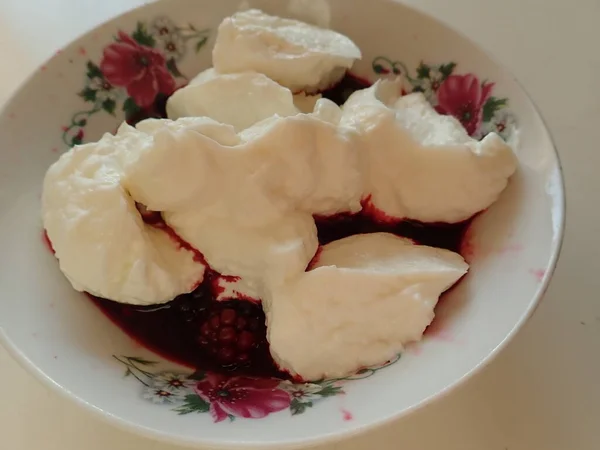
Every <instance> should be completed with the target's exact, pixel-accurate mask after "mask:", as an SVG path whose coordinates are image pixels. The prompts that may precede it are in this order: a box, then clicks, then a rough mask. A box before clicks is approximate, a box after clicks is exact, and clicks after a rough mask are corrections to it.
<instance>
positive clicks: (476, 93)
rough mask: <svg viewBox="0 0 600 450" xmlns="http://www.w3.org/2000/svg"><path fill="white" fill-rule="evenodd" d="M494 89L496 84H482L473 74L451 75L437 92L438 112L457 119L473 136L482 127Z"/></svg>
mask: <svg viewBox="0 0 600 450" xmlns="http://www.w3.org/2000/svg"><path fill="white" fill-rule="evenodd" d="M493 87H494V83H480V82H479V79H478V78H477V77H476V76H475V75H473V74H467V75H450V76H449V77H448V78H446V79H445V80H444V82H443V83H442V84H441V85H440V87H439V89H438V91H437V101H438V104H437V106H436V110H437V111H438V112H439V113H440V114H449V115H452V116H454V117H456V118H457V119H458V120H460V122H461V123H462V125H463V126H464V127H465V129H466V130H467V132H468V133H469V135H471V136H472V135H474V134H475V133H477V130H479V127H480V126H481V122H482V119H483V105H485V102H487V100H488V99H489V98H490V96H491V94H492V88H493Z"/></svg>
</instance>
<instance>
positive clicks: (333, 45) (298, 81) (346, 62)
mask: <svg viewBox="0 0 600 450" xmlns="http://www.w3.org/2000/svg"><path fill="white" fill-rule="evenodd" d="M360 58H361V52H360V49H359V48H358V47H357V46H356V44H354V42H352V40H350V39H349V38H348V37H347V36H344V35H342V34H339V33H336V32H335V31H332V30H327V29H324V28H319V27H317V26H314V25H309V24H307V23H304V22H300V21H297V20H291V19H284V18H281V17H275V16H270V15H268V14H265V13H263V12H262V11H259V10H257V9H250V10H247V11H242V12H238V13H236V14H234V15H233V16H231V17H228V18H226V19H225V20H223V22H222V23H221V25H220V26H219V30H218V34H217V38H216V42H215V47H214V49H213V65H214V67H215V69H216V70H217V71H218V72H221V73H236V72H245V71H253V72H259V73H264V74H265V75H267V76H268V77H269V78H271V79H273V80H275V81H276V82H278V83H279V84H281V85H283V86H285V87H287V88H289V89H291V90H292V91H294V92H298V91H306V92H316V91H319V90H322V89H325V88H327V87H329V86H331V85H333V84H335V83H336V82H337V81H339V80H340V79H341V78H342V77H343V76H344V73H345V72H346V70H347V69H349V68H350V67H351V66H352V64H353V63H354V61H355V60H356V59H360Z"/></svg>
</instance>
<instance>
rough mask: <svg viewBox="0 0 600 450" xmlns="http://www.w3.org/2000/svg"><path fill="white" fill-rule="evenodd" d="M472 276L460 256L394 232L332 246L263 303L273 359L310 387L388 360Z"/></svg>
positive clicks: (419, 332) (418, 336) (416, 335)
mask: <svg viewBox="0 0 600 450" xmlns="http://www.w3.org/2000/svg"><path fill="white" fill-rule="evenodd" d="M467 270H468V265H467V264H466V263H465V261H464V260H463V258H462V257H461V256H460V255H458V254H456V253H453V252H451V251H448V250H442V249H437V248H433V247H426V246H420V245H415V244H413V243H412V242H411V241H410V240H408V239H403V238H399V237H397V236H395V235H392V234H388V233H374V234H363V235H355V236H351V237H348V238H345V239H342V240H339V241H335V242H332V243H330V244H328V245H326V246H324V247H323V248H322V251H321V253H320V254H319V256H318V260H317V261H316V263H315V264H314V266H313V268H312V269H311V270H310V271H309V272H306V273H304V274H301V275H300V276H299V277H297V278H296V279H293V280H291V281H289V282H288V283H284V284H282V285H280V286H277V287H275V288H273V289H271V290H270V291H269V293H268V295H267V296H265V298H264V299H263V307H264V309H265V312H266V316H267V324H268V330H267V338H268V340H269V344H270V349H271V354H272V356H273V359H274V360H275V361H276V362H277V363H278V364H279V365H280V367H281V368H282V369H284V370H287V371H289V372H290V373H291V374H293V375H297V376H299V377H301V378H302V379H303V380H305V381H310V380H319V379H322V378H335V377H343V376H346V375H348V374H351V373H353V372H355V371H356V370H357V369H359V368H361V367H366V366H370V365H373V364H379V363H381V362H383V361H387V360H389V359H391V358H393V357H394V356H395V355H396V354H397V353H399V352H400V351H402V349H403V348H404V345H405V344H407V343H409V342H412V341H416V340H419V339H421V336H422V335H423V332H424V330H425V328H426V327H427V326H428V325H429V324H430V323H431V321H432V320H433V317H434V311H433V309H434V307H435V305H436V303H437V301H438V299H439V296H440V294H441V293H442V292H444V291H445V290H447V289H448V288H449V287H451V286H452V285H453V284H454V283H456V281H458V280H459V279H460V278H461V277H462V276H463V275H464V274H465V273H466V272H467Z"/></svg>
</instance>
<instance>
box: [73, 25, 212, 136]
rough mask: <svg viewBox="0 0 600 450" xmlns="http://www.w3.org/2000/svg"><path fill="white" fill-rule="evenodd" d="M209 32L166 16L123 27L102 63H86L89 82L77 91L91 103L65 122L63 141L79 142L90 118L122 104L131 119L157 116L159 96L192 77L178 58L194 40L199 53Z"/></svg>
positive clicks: (162, 97)
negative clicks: (125, 29) (130, 29)
mask: <svg viewBox="0 0 600 450" xmlns="http://www.w3.org/2000/svg"><path fill="white" fill-rule="evenodd" d="M209 35H210V30H208V29H201V30H199V29H197V28H196V27H195V26H194V25H192V24H189V25H186V26H184V27H180V26H177V25H175V23H174V22H173V21H172V20H171V19H169V18H168V17H166V16H160V17H157V18H156V19H154V20H152V21H149V22H141V21H140V22H138V23H137V26H136V29H135V30H134V31H133V32H131V33H129V34H127V33H125V32H123V31H119V32H118V34H117V36H116V37H115V42H113V43H111V44H109V45H107V46H106V47H104V51H103V55H102V59H101V61H100V62H99V63H95V62H93V61H88V62H87V71H86V74H85V86H84V87H83V89H82V90H81V91H80V92H79V93H78V95H79V96H80V97H81V98H82V99H83V101H84V102H86V103H89V104H90V105H91V106H90V107H89V108H87V109H84V110H81V111H78V112H76V113H75V114H73V116H72V117H71V120H70V123H69V125H67V126H64V127H63V142H64V143H65V144H67V145H68V146H69V147H71V146H73V145H78V144H81V143H82V142H83V140H84V137H85V126H86V125H87V122H88V120H89V118H90V117H91V116H93V115H95V114H97V113H101V112H104V113H107V114H110V115H113V116H115V115H116V113H115V111H116V110H117V109H118V108H120V109H121V110H122V111H123V112H124V113H125V118H126V119H128V120H131V119H133V118H135V117H138V116H141V117H159V116H160V115H161V105H160V102H161V100H162V102H163V103H164V101H166V98H167V96H169V95H171V94H172V93H173V92H174V91H175V89H177V88H179V87H181V86H183V85H185V84H186V83H187V81H188V77H186V76H185V75H184V74H183V73H181V71H180V70H179V68H178V62H180V61H181V60H182V59H183V58H184V57H185V56H186V54H187V53H188V47H190V46H192V45H193V48H194V51H195V53H198V52H199V51H200V50H201V49H202V48H203V47H204V46H205V44H206V42H207V41H208V38H209ZM162 107H164V105H163V106H162Z"/></svg>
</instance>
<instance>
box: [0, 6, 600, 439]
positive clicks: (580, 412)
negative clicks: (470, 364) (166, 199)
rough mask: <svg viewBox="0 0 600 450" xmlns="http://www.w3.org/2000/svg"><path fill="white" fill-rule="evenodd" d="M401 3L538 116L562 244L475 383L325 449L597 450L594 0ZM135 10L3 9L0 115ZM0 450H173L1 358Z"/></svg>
mask: <svg viewBox="0 0 600 450" xmlns="http://www.w3.org/2000/svg"><path fill="white" fill-rule="evenodd" d="M215 1H216V0H215ZM405 1H406V3H409V4H412V5H414V6H416V7H418V8H420V9H422V10H424V11H427V12H429V13H431V14H433V15H435V16H437V17H439V18H442V19H443V20H445V21H446V22H448V23H449V24H451V25H452V26H454V27H455V28H458V29H460V30H462V31H463V32H464V33H466V34H467V35H468V36H470V37H472V38H474V39H475V40H477V41H478V42H480V44H481V45H482V46H483V47H484V48H486V49H488V50H489V51H491V52H492V53H493V54H494V55H496V57H497V58H498V59H499V60H500V61H502V62H503V63H504V64H506V65H507V66H508V67H509V68H510V69H511V70H512V71H513V73H514V74H515V75H516V76H517V78H518V79H519V80H520V81H521V82H522V83H523V84H524V85H525V87H526V89H527V90H528V91H529V92H530V94H531V95H532V97H533V99H534V101H535V102H536V103H537V104H538V105H539V107H540V109H541V111H542V113H543V114H544V116H545V118H546V120H547V122H548V124H549V126H550V128H551V131H552V133H553V135H554V137H555V140H556V143H557V145H558V148H559V151H560V154H561V157H562V160H563V164H564V169H565V173H566V181H567V189H568V199H567V204H568V219H567V236H566V240H565V245H564V250H563V253H562V257H561V260H560V263H559V268H558V270H557V272H556V275H555V277H554V281H553V282H552V285H551V287H550V289H549V291H548V294H547V296H546V298H545V300H544V301H543V303H542V305H541V307H540V308H539V309H538V311H537V313H536V314H535V316H534V317H533V319H532V320H531V321H530V322H529V323H528V325H527V326H526V328H525V329H524V330H523V331H522V332H521V333H520V334H519V336H518V337H517V338H516V339H515V340H514V341H513V342H512V343H511V344H510V346H509V347H508V349H506V351H504V352H503V353H502V354H501V355H500V356H499V357H498V358H497V359H496V360H495V361H494V362H493V363H492V364H490V365H489V366H488V367H487V368H486V369H485V370H484V372H483V373H482V374H480V375H478V376H476V378H475V379H473V380H471V381H470V382H468V383H467V384H466V385H465V386H464V387H462V388H460V389H458V390H457V391H455V392H453V393H451V394H450V395H449V396H448V397H446V398H444V399H442V400H439V401H437V402H435V403H434V404H433V405H431V406H429V407H426V408H424V409H422V410H421V411H419V412H417V413H415V414H414V415H411V416H410V417H408V418H406V419H403V420H400V421H398V422H396V423H394V424H392V425H389V426H387V427H385V428H383V429H380V430H377V431H375V432H371V433H369V434H366V435H363V436H361V437H358V438H356V439H354V440H352V441H349V442H343V443H339V444H335V445H330V446H327V447H320V448H321V450H333V449H353V450H363V449H364V450H367V449H369V450H371V449H377V450H397V449H404V450H598V449H600V274H599V273H598V272H599V269H600V263H599V260H600V220H599V217H598V212H597V211H598V206H599V203H600V178H595V176H596V175H597V172H598V171H599V170H600V146H599V145H598V140H595V136H599V134H598V133H599V132H600V89H599V88H598V83H599V82H600V49H599V48H600V27H598V20H599V19H600V0H576V1H562V0H502V1H497V2H494V1H491V0H452V1H448V0H405ZM142 3H144V2H143V1H142V0H0V58H1V60H0V102H3V101H4V100H5V99H6V98H7V96H8V95H9V94H10V92H11V91H13V90H14V89H15V88H16V87H17V86H18V85H19V84H20V82H21V81H22V80H23V79H24V78H25V77H26V75H27V74H28V73H29V72H31V71H33V70H34V69H35V68H36V67H37V65H38V64H40V63H41V61H42V60H43V59H45V58H47V57H48V56H50V55H51V54H52V53H53V52H54V51H55V50H56V49H57V48H59V47H61V46H64V45H65V44H66V43H68V42H69V41H70V40H72V39H73V38H75V37H76V36H77V35H79V34H81V33H82V32H84V31H86V30H87V29H88V28H91V27H93V26H94V25H96V24H97V23H99V22H101V21H103V20H105V19H107V18H109V17H110V16H112V15H115V14H118V13H120V12H122V11H124V10H126V9H128V8H131V7H133V6H136V5H139V4H142ZM348 3H349V4H351V3H352V2H351V0H348ZM0 213H1V212H0ZM0 301H1V299H0ZM0 449H2V450H32V449H40V450H82V449H85V450H108V449H110V450H121V449H123V450H138V449H140V450H141V449H144V450H175V449H176V447H174V446H169V445H166V444H163V443H158V442H152V441H150V440H147V439H144V438H140V437H138V436H135V435H131V434H129V433H127V432H124V431H121V430H117V429H114V428H113V427H112V426H110V425H107V424H105V423H104V422H101V421H99V420H97V418H96V417H94V416H91V415H89V414H88V413H86V412H84V411H83V410H81V409H79V408H77V407H76V406H75V405H73V404H71V403H70V402H68V401H67V400H64V399H62V398H59V397H58V396H57V395H56V394H54V393H51V392H49V391H47V390H46V389H45V388H44V387H42V386H41V385H40V384H38V383H37V382H36V381H35V380H34V379H33V378H32V377H30V376H29V375H28V374H27V373H25V372H24V371H23V370H22V369H21V368H20V367H19V366H18V365H17V364H16V363H15V362H14V361H12V360H11V358H10V357H9V356H8V355H7V353H6V352H5V351H4V350H3V349H1V348H0Z"/></svg>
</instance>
